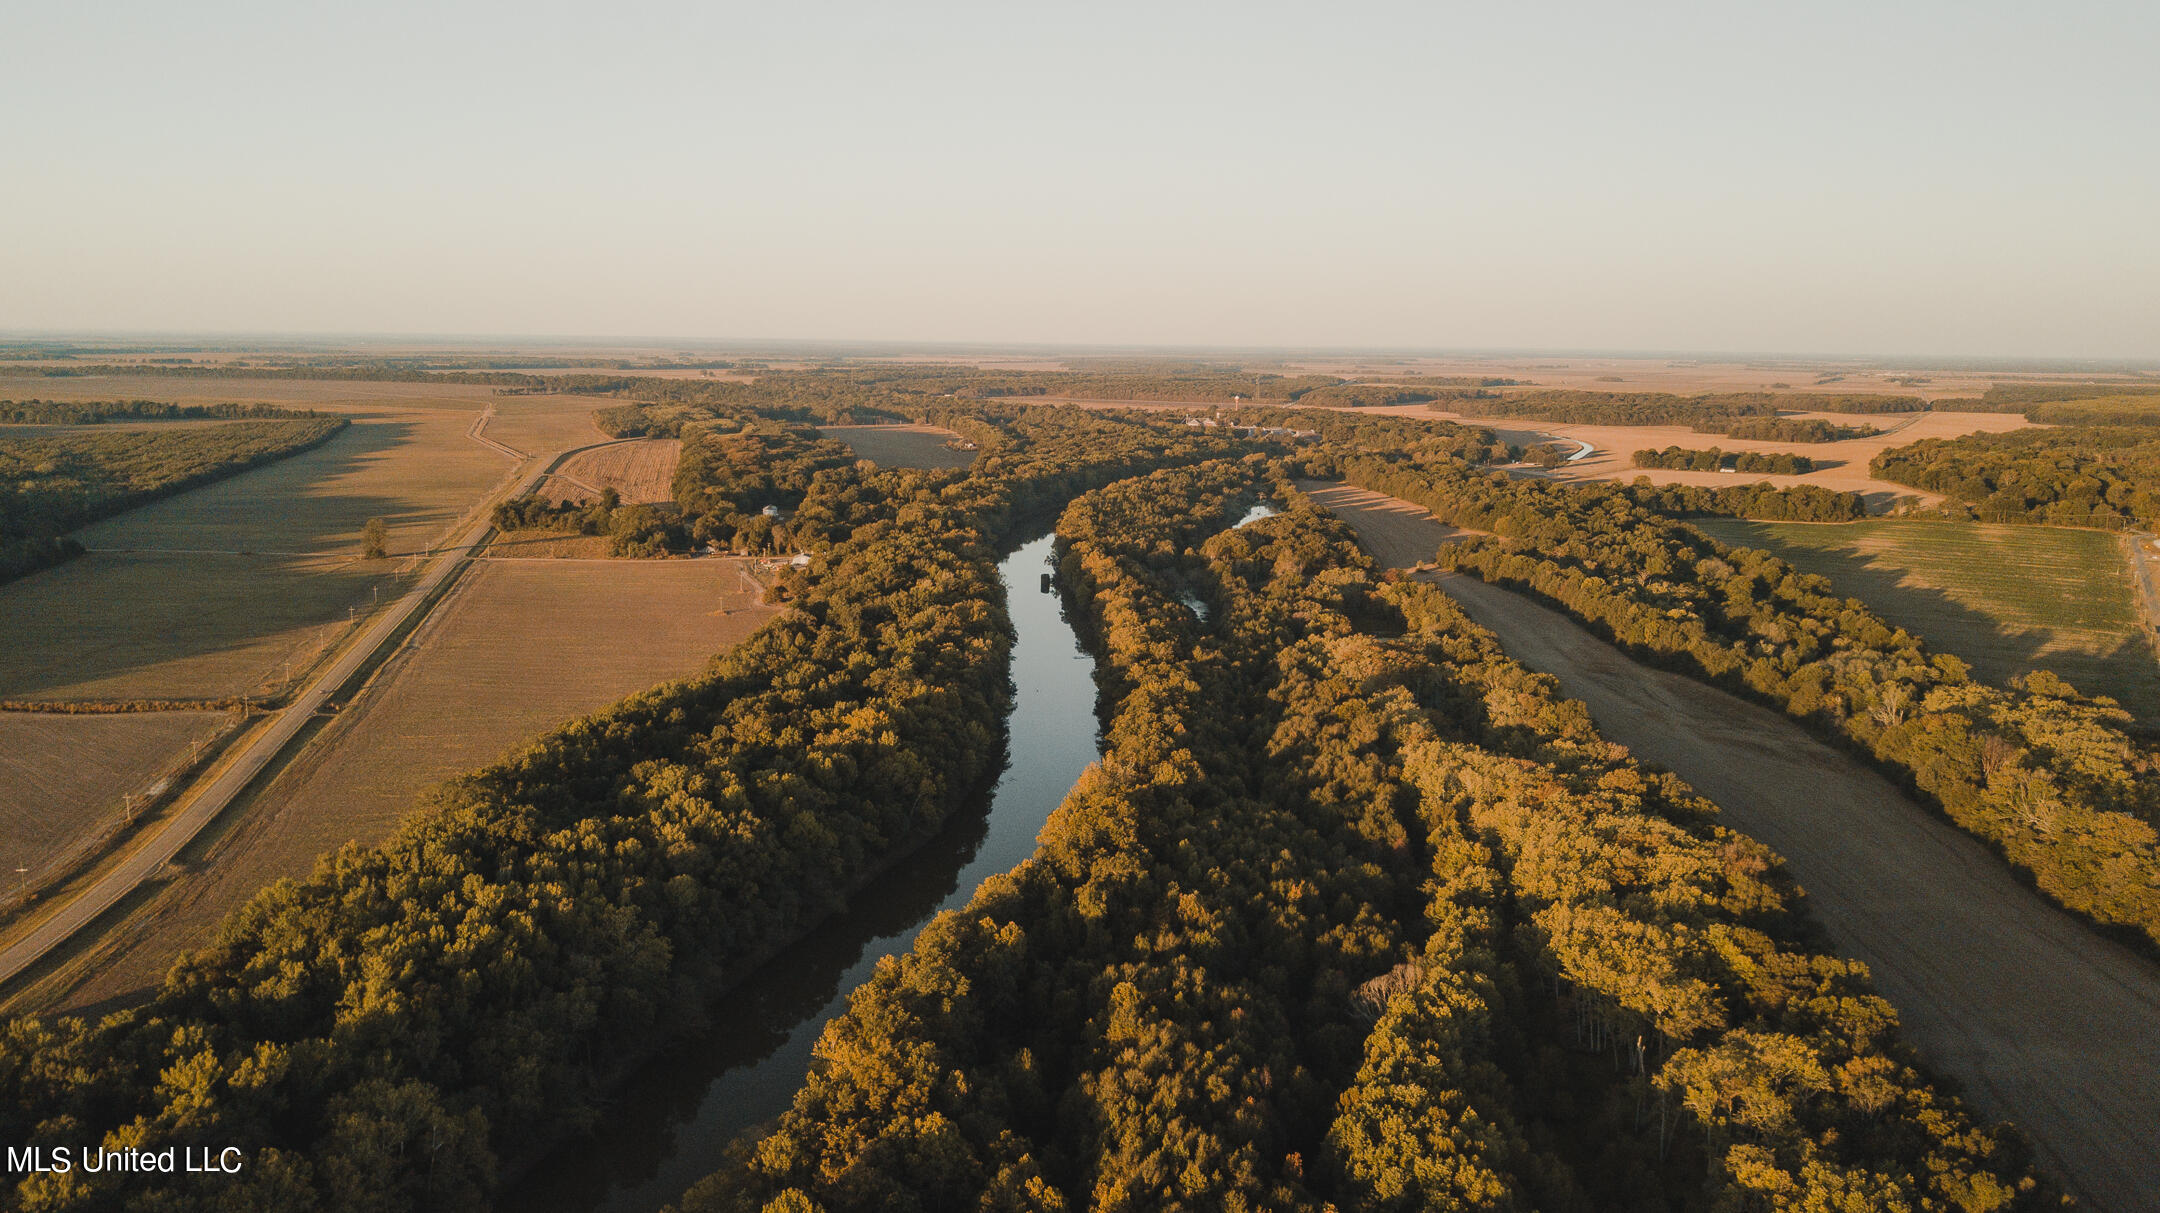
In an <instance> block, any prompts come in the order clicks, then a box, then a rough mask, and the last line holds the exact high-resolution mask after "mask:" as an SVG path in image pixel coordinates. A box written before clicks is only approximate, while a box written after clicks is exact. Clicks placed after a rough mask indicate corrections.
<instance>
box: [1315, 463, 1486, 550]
mask: <svg viewBox="0 0 2160 1213" xmlns="http://www.w3.org/2000/svg"><path fill="white" fill-rule="evenodd" d="M1297 487H1298V488H1299V490H1300V491H1302V492H1304V493H1305V494H1306V495H1307V496H1309V497H1311V498H1312V499H1313V501H1314V503H1315V504H1317V505H1319V506H1321V507H1322V508H1324V509H1328V510H1332V511H1334V513H1335V515H1336V516H1337V517H1339V518H1341V519H1342V520H1343V521H1344V522H1347V523H1349V524H1350V525H1351V526H1352V527H1353V528H1355V529H1356V531H1357V535H1358V543H1359V545H1360V546H1362V547H1363V548H1364V549H1365V552H1366V554H1367V555H1369V556H1371V557H1372V558H1373V559H1375V560H1377V561H1379V562H1380V563H1381V564H1384V565H1386V566H1387V567H1389V568H1391V569H1407V568H1411V567H1413V566H1416V565H1419V564H1423V563H1424V562H1426V561H1428V560H1431V559H1432V558H1433V553H1434V552H1436V551H1438V550H1439V548H1440V545H1441V544H1443V543H1446V542H1448V541H1450V540H1453V539H1461V538H1463V537H1464V536H1466V535H1475V534H1478V533H1479V532H1477V531H1471V530H1465V529H1464V528H1462V527H1453V526H1449V525H1447V524H1446V523H1444V522H1441V521H1440V520H1439V519H1437V518H1434V517H1433V516H1432V513H1431V512H1430V511H1428V510H1427V509H1426V508H1425V507H1423V506H1420V505H1412V504H1411V503H1409V502H1407V501H1403V500H1401V499H1400V498H1396V497H1387V496H1383V495H1381V494H1379V493H1375V492H1373V491H1371V490H1369V489H1361V488H1358V487H1357V486H1356V485H1352V484H1340V483H1337V482H1334V481H1327V480H1300V481H1298V482H1297Z"/></svg>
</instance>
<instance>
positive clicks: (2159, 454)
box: [1868, 427, 2160, 527]
mask: <svg viewBox="0 0 2160 1213" xmlns="http://www.w3.org/2000/svg"><path fill="white" fill-rule="evenodd" d="M1868 472H1869V474H1871V475H1874V476H1878V477H1880V478H1882V479H1884V480H1892V481H1896V482H1897V483H1899V484H1909V485H1911V486H1913V487H1914V488H1916V489H1925V490H1927V491H1928V492H1931V493H1940V494H1942V495H1943V496H1945V497H1947V498H1949V499H1950V500H1951V501H1953V502H1955V503H1957V504H1958V505H1959V506H1962V507H1964V509H1965V511H1966V512H1967V513H1969V514H1970V515H1971V516H1972V517H1974V518H1978V519H1980V520H1982V521H1984V522H2041V523H2055V524H2059V525H2065V526H2107V527H2119V526H2123V525H2126V524H2133V523H2134V524H2137V525H2140V526H2148V527H2150V526H2155V525H2160V436H2155V435H2154V433H2153V432H2152V431H2151V430H2146V429H2131V428H2107V427H2093V428H2087V427H2072V428H2064V429H2030V430H2010V431H2008V432H2005V433H2000V434H1968V435H1966V436H1965V437H1962V438H1926V439H1922V440H1921V441H1919V442H1915V443H1913V444H1912V445H1910V446H1901V447H1898V448H1896V449H1894V450H1888V451H1884V452H1883V453H1881V454H1880V455H1877V456H1875V458H1874V460H1873V461H1872V462H1871V463H1869V464H1868Z"/></svg>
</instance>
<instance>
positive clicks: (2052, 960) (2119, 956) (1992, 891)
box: [1441, 576, 2160, 1209]
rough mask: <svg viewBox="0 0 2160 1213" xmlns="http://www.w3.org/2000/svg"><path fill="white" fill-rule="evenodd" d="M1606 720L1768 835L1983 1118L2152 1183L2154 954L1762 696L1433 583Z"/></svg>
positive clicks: (2125, 1182)
mask: <svg viewBox="0 0 2160 1213" xmlns="http://www.w3.org/2000/svg"><path fill="white" fill-rule="evenodd" d="M1441 584H1442V585H1443V586H1444V587H1445V588H1446V590H1447V591H1448V593H1449V594H1450V595H1452V596H1454V597H1455V598H1456V600H1457V601H1459V602H1461V603H1462V604H1463V607H1464V609H1465V610H1466V611H1468V612H1469V614H1470V616H1471V618H1472V619H1474V620H1476V621H1477V622H1478V623H1480V624H1482V625H1484V626H1485V627H1487V628H1489V629H1491V630H1492V631H1493V632H1494V633H1496V634H1497V635H1498V636H1499V638H1500V641H1501V644H1502V645H1503V646H1504V647H1505V648H1506V649H1507V651H1508V653H1509V654H1510V655H1511V656H1513V657H1514V658H1516V659H1517V660H1518V661H1521V662H1523V663H1524V664H1525V665H1527V666H1529V667H1531V668H1533V669H1537V670H1542V671H1544V672H1546V673H1550V674H1553V675H1556V676H1558V678H1559V679H1560V685H1561V688H1562V689H1563V690H1564V691H1565V692H1566V693H1567V694H1569V695H1571V696H1574V697H1576V698H1578V699H1581V700H1582V701H1583V702H1584V703H1586V704H1587V705H1588V706H1589V708H1590V712H1591V715H1592V716H1593V717H1594V718H1595V719H1596V721H1597V724H1598V727H1599V728H1600V729H1601V730H1602V731H1603V732H1604V733H1605V735H1606V736H1607V737H1608V738H1609V739H1611V740H1613V741H1616V742H1619V743H1621V744H1623V745H1625V746H1627V747H1629V748H1630V749H1631V750H1633V751H1634V753H1635V755H1636V757H1638V758H1640V759H1642V760H1645V761H1648V762H1652V763H1656V764H1659V765H1661V766H1664V767H1666V768H1668V769H1670V770H1672V771H1674V772H1675V773H1677V774H1678V775H1679V776H1680V777H1681V778H1683V779H1685V780H1687V781H1688V782H1689V783H1690V784H1693V785H1694V787H1695V788H1696V790H1698V791H1700V792H1701V793H1702V794H1704V795H1705V796H1708V797H1710V798H1711V799H1712V800H1714V801H1716V802H1717V803H1718V805H1719V806H1720V807H1721V808H1722V809H1723V810H1724V818H1725V823H1726V824H1727V825H1729V826H1731V827H1733V828H1734V829H1737V830H1740V831H1742V832H1744V833H1746V834H1749V835H1752V836H1753V837H1755V838H1758V839H1760V840H1762V841H1763V842H1764V843H1767V844H1768V845H1769V846H1770V847H1771V848H1772V849H1774V850H1776V851H1777V852H1778V853H1780V854H1781V855H1783V856H1784V858H1785V860H1786V863H1787V867H1788V870H1789V871H1790V872H1791V873H1792V875H1793V876H1794V877H1795V878H1796V879H1797V880H1798V881H1799V882H1800V884H1801V885H1802V886H1803V887H1804V888H1805V889H1806V890H1807V893H1808V901H1809V905H1810V907H1811V909H1812V912H1813V915H1814V917H1815V918H1816V919H1817V920H1818V921H1820V922H1821V923H1822V924H1823V925H1824V926H1825V927H1826V928H1828V930H1829V932H1830V934H1831V936H1832V937H1833V939H1834V940H1835V941H1836V943H1837V946H1838V950H1839V951H1840V952H1841V953H1843V954H1844V955H1846V956H1849V957H1852V958H1854V959H1857V960H1861V961H1864V962H1865V963H1866V964H1867V965H1868V967H1869V968H1870V970H1871V971H1872V972H1873V974H1874V978H1875V984H1876V986H1877V988H1878V989H1880V991H1881V992H1882V993H1883V995H1884V996H1886V997H1887V998H1889V999H1890V1001H1891V1002H1892V1003H1894V1004H1895V1005H1896V1007H1897V1009H1898V1012H1899V1017H1900V1019H1901V1020H1902V1021H1903V1024H1904V1029H1905V1037H1906V1039H1907V1040H1908V1041H1910V1042H1911V1043H1912V1044H1913V1045H1914V1046H1916V1047H1917V1048H1918V1049H1919V1051H1920V1053H1921V1055H1922V1056H1923V1058H1924V1059H1925V1060H1926V1061H1927V1062H1928V1063H1929V1064H1930V1065H1931V1066H1933V1067H1934V1068H1935V1069H1937V1070H1939V1071H1940V1072H1942V1073H1944V1074H1947V1075H1949V1076H1950V1077H1952V1078H1954V1079H1955V1080H1957V1081H1958V1082H1959V1083H1960V1084H1962V1088H1963V1090H1962V1093H1963V1095H1964V1096H1965V1098H1966V1099H1967V1100H1969V1101H1970V1102H1971V1103H1972V1104H1973V1105H1974V1107H1975V1108H1976V1109H1977V1110H1978V1111H1979V1112H1980V1114H1981V1115H1982V1116H1983V1117H1985V1118H2001V1119H2007V1120H2010V1121H2013V1122H2014V1123H2016V1125H2017V1126H2018V1128H2020V1129H2021V1130H2023V1131H2024V1132H2025V1133H2026V1134H2027V1136H2028V1137H2029V1138H2030V1139H2031V1140H2032V1141H2033V1143H2034V1145H2035V1146H2036V1147H2037V1149H2038V1152H2039V1157H2040V1161H2041V1163H2042V1165H2043V1166H2045V1167H2046V1168H2047V1170H2049V1171H2050V1172H2051V1173H2052V1174H2053V1176H2054V1177H2055V1178H2056V1179H2057V1180H2060V1181H2062V1182H2064V1183H2065V1184H2067V1185H2068V1186H2070V1187H2071V1188H2072V1189H2074V1190H2075V1191H2076V1192H2077V1193H2078V1194H2079V1195H2081V1196H2082V1197H2084V1198H2085V1199H2086V1200H2087V1201H2089V1202H2090V1203H2091V1204H2093V1205H2095V1206H2097V1207H2101V1208H2109V1209H2135V1208H2148V1207H2150V1200H2151V1197H2152V1195H2153V1193H2155V1192H2160V966H2155V965H2154V964H2153V963H2152V962H2150V961H2148V960H2145V959H2143V958H2141V957H2139V956H2137V955H2134V954H2133V953H2131V952H2130V951H2129V950H2127V949H2125V948H2123V947H2120V946H2119V945H2116V944H2114V943H2111V942H2108V941H2105V940H2103V939H2101V938H2100V937H2099V936H2098V935H2096V934H2095V933H2093V932H2092V931H2090V930H2088V929H2086V928H2085V927H2084V926H2082V925H2081V924H2079V923H2078V922H2076V921H2075V920H2073V919H2072V918H2071V917H2070V916H2069V915H2068V914H2065V913H2063V912H2062V911H2060V910H2057V909H2055V908H2054V907H2052V906H2050V905H2048V904H2047V903H2046V902H2044V901H2042V900H2041V898H2040V896H2039V895H2038V894H2037V893H2035V892H2033V891H2032V890H2030V889H2028V888H2026V887H2024V886H2023V885H2021V884H2020V883H2018V881H2017V880H2016V879H2015V878H2014V877H2013V876H2012V874H2011V872H2010V870H2009V869H2008V868H2007V867H2006V866H2005V865H2004V864H2003V863H2002V862H2001V861H2000V860H1998V859H1996V858H1995V857H1994V856H1993V855H1991V854H1990V853H1988V851H1987V850H1986V849H1985V848H1984V847H1982V846H1981V845H1980V844H1979V843H1978V842H1976V841H1974V840H1973V839H1971V838H1970V837H1968V836H1966V835H1965V834H1963V833H1960V832H1959V831H1958V830H1957V829H1955V828H1954V827H1952V826H1951V825H1949V824H1948V823H1946V822H1943V821H1941V820H1939V819H1937V818H1936V817H1934V816H1932V815H1930V814H1929V813H1928V812H1927V811H1926V810H1924V809H1923V808H1921V806H1920V805H1918V804H1916V803H1914V802H1913V801H1912V800H1910V799H1908V798H1907V797H1906V796H1905V795H1904V794H1902V793H1901V792H1899V791H1898V790H1897V789H1896V788H1895V787H1894V786H1892V785H1891V784H1890V782H1889V781H1888V780H1886V779H1884V778H1883V777H1881V776H1880V775H1878V774H1876V773H1875V772H1874V771H1873V770H1871V769H1869V768H1867V767H1865V766H1863V765H1861V763H1860V762H1859V760H1857V759H1855V758H1853V757H1851V756H1849V755H1847V754H1845V753H1843V752H1841V751H1838V750H1835V749H1832V748H1831V747H1829V746H1828V745H1825V744H1823V743H1822V742H1820V741H1817V740H1816V739H1815V738H1813V737H1812V736H1810V735H1809V734H1808V733H1807V732H1806V731H1805V730H1803V729H1802V728H1801V727H1800V726H1799V725H1798V724H1796V723H1795V722H1793V721H1791V720H1789V719H1787V718H1786V717H1784V716H1782V715H1780V714H1778V713H1776V712H1772V711H1770V710H1768V709H1765V708H1761V707H1757V706H1755V705H1754V704H1750V703H1746V702H1743V701H1742V700H1740V699H1738V698H1735V697H1734V696H1731V695H1728V694H1726V693H1724V692H1723V691H1719V690H1716V689H1713V688H1711V687H1707V686H1705V685H1703V684H1701V683H1698V682H1695V681H1693V680H1692V679H1688V678H1685V677H1683V676H1681V675H1678V674H1672V673H1667V672H1665V671H1662V670H1655V669H1651V668H1649V667H1647V666H1643V665H1640V664H1637V663H1636V662H1634V661H1632V660H1630V659H1629V658H1628V657H1627V656H1626V655H1625V654H1623V653H1621V652H1620V651H1619V650H1618V649H1615V648H1614V647H1612V646H1611V645H1608V644H1606V643H1605V642H1603V641H1601V640H1599V639H1597V638H1596V637H1595V636H1592V635H1591V634H1590V633H1589V632H1587V631H1585V630H1584V629H1582V628H1581V627H1578V626H1577V625H1576V624H1575V623H1574V622H1573V621H1571V620H1569V619H1568V618H1566V617H1565V616H1563V615H1561V614H1559V613H1558V612H1555V611H1551V610H1548V609H1546V608H1544V607H1542V606H1539V605H1537V604H1535V603H1533V602H1531V601H1529V600H1528V599H1526V598H1523V597H1520V596H1518V595H1515V594H1512V593H1509V592H1507V591H1505V590H1500V589H1496V588H1494V587H1492V586H1488V585H1486V584H1484V583H1483V582H1480V581H1477V580H1475V579H1472V578H1469V577H1462V576H1456V577H1448V578H1445V579H1443V580H1442V581H1441Z"/></svg>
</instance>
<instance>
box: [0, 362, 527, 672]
mask: <svg viewBox="0 0 2160 1213" xmlns="http://www.w3.org/2000/svg"><path fill="white" fill-rule="evenodd" d="M42 382H43V381H40V383H41V385H42ZM54 382H57V383H60V384H63V385H65V386H68V387H71V388H74V389H77V390H81V389H82V388H83V387H84V384H83V383H81V382H78V381H73V380H66V381H54ZM91 382H92V383H94V382H95V381H91ZM180 382H183V383H184V384H185V386H189V387H192V388H194V389H196V391H197V395H196V396H194V397H192V398H191V399H212V400H218V399H231V398H235V397H238V398H240V399H243V400H245V399H250V398H251V397H250V395H249V394H248V393H247V392H246V391H244V389H250V388H260V387H272V388H279V389H286V390H285V391H283V392H281V393H277V394H276V398H275V399H274V400H272V401H271V402H273V403H285V404H307V405H311V406H320V407H323V408H324V411H327V412H339V413H346V414H348V415H350V416H352V417H353V424H352V425H351V426H350V427H349V428H348V429H346V430H345V431H344V432H342V433H340V434H338V435H337V436H336V437H334V438H332V439H331V440H330V441H329V442H327V443H324V444H323V445H322V446H320V447H317V448H315V449H313V450H311V451H307V452H304V453H302V454H299V455H296V456H294V457H292V458H290V459H285V460H281V461H279V462H277V463H273V464H270V465H267V466H265V467H260V468H256V469H253V470H250V471H247V472H243V473H241V474H239V475H237V476H233V477H230V478H228V479H226V480H222V481H219V482H217V483H215V484H211V485H207V486H204V487H202V488H199V489H195V490H193V491H191V492H187V493H183V494H180V495H178V496H175V497H171V498H167V499H165V500H163V501H158V502H153V503H151V504H149V505H146V506H143V507H141V508H139V509H135V510H131V511H128V512H127V513H125V514H121V515H118V516H115V517H113V518H109V519H106V520H104V521H101V522H98V523H96V524H94V525H92V526H89V527H86V528H84V529H83V530H81V531H79V532H77V533H76V536H75V537H76V538H77V539H78V540H79V541H80V542H82V543H83V544H84V545H85V546H86V547H87V548H89V549H90V553H89V554H88V555H86V556H84V557H82V558H79V559H77V560H74V561H70V562H68V563H66V564H63V565H60V566H58V567H56V568H52V569H48V570H45V571H43V572H40V573H36V574H33V575H31V576H28V577H24V578H20V579H18V580H15V581H13V582H10V583H8V584H6V585H0V619H6V620H7V621H8V627H9V639H10V640H11V641H13V643H11V644H9V645H8V646H6V648H5V649H4V651H0V699H47V700H52V699H139V698H158V699H196V698H226V697H231V696H238V695H248V694H255V693H258V692H260V691H262V690H265V689H268V687H269V686H270V685H271V684H273V683H275V682H276V681H277V680H278V679H279V677H280V675H281V674H282V672H283V671H284V669H285V668H286V663H287V662H288V661H293V662H294V663H295V664H296V665H297V664H300V663H303V662H304V660H305V658H306V657H307V656H308V655H310V654H312V653H313V652H315V651H316V650H318V649H319V648H320V646H321V645H322V644H324V643H325V642H327V641H328V640H329V639H331V638H333V637H334V636H335V635H336V634H337V632H338V630H339V628H341V627H342V626H343V624H344V622H345V620H346V619H347V617H348V612H349V611H351V610H354V609H364V608H365V607H366V606H367V605H368V604H369V603H370V602H371V601H372V600H373V598H374V596H375V595H376V593H377V592H378V591H379V592H380V593H381V595H382V596H383V597H384V598H385V599H387V598H388V597H389V596H390V594H391V592H392V591H393V590H394V589H395V588H396V584H395V581H394V579H395V576H396V574H397V572H398V570H399V569H400V567H401V566H403V565H404V564H405V563H406V560H404V559H401V558H404V557H411V556H415V555H418V554H421V553H424V552H426V551H428V550H429V549H430V548H431V547H433V546H434V544H435V543H436V542H437V541H438V540H439V539H440V538H441V537H442V536H443V535H445V534H446V533H447V532H448V531H449V530H450V528H451V527H452V526H453V525H454V524H455V523H456V522H457V521H458V519H459V518H461V517H462V516H464V515H465V514H466V513H467V512H468V511H469V510H471V509H472V508H473V507H474V506H475V505H477V504H478V503H479V502H480V501H481V499H482V498H483V497H484V496H485V495H486V494H487V492H488V491H489V490H490V489H491V488H492V487H493V486H494V485H496V484H497V483H499V482H501V481H502V480H503V478H504V477H505V476H506V475H507V474H509V473H510V472H511V470H512V469H513V466H514V465H513V464H512V462H511V461H510V460H508V459H506V458H504V457H503V456H502V455H501V454H499V453H497V452H495V451H492V450H490V449H488V448H486V447H484V446H482V445H480V444H479V443H476V442H473V441H472V440H471V439H470V438H468V437H467V436H466V431H467V430H469V429H470V428H471V425H472V421H473V419H474V417H475V416H476V415H477V412H478V410H479V409H481V408H484V407H485V401H484V400H480V399H472V398H458V397H446V398H443V399H441V400H439V401H436V402H435V403H437V404H438V405H439V407H435V408H417V407H412V406H411V405H410V404H409V403H406V402H404V401H403V400H402V398H400V399H394V400H390V401H382V402H375V403H373V404H371V405H364V404H363V402H358V401H355V400H354V399H352V397H353V394H354V392H355V388H356V387H360V388H367V387H375V386H385V387H389V388H395V389H403V388H407V387H420V388H432V387H435V386H436V385H428V384H419V385H405V384H390V385H351V384H337V385H330V386H335V387H336V388H338V389H339V390H340V391H341V393H343V395H342V397H341V398H340V399H338V400H336V401H331V400H317V399H304V398H303V399H294V398H293V397H294V396H296V395H297V396H302V397H305V395H306V393H302V392H297V391H295V390H294V389H301V388H307V387H309V386H311V385H309V384H306V383H304V382H303V383H286V382H275V383H269V384H257V383H253V382H247V381H234V382H230V383H225V382H221V381H180ZM151 386H152V384H137V383H135V382H133V381H128V382H124V383H108V384H105V385H103V386H102V387H101V388H100V389H99V390H98V391H95V392H86V393H84V394H85V395H87V396H92V397H94V396H99V395H105V396H109V395H113V394H115V393H117V392H120V391H122V390H142V391H144V392H145V393H146V394H147V390H148V389H149V388H150V387H151ZM313 386H322V385H313ZM221 388H229V389H232V390H230V391H224V390H218V389H221ZM206 389H207V390H206ZM57 394H58V393H52V392H49V393H48V395H49V396H50V395H57ZM374 517H381V518H383V519H384V520H385V521H386V522H387V523H388V524H389V527H390V534H389V549H390V552H391V554H392V556H393V559H391V560H379V561H363V560H361V559H360V554H361V552H360V547H361V544H360V533H361V529H362V527H363V526H364V525H365V524H366V522H367V520H368V519H370V518H374Z"/></svg>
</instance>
